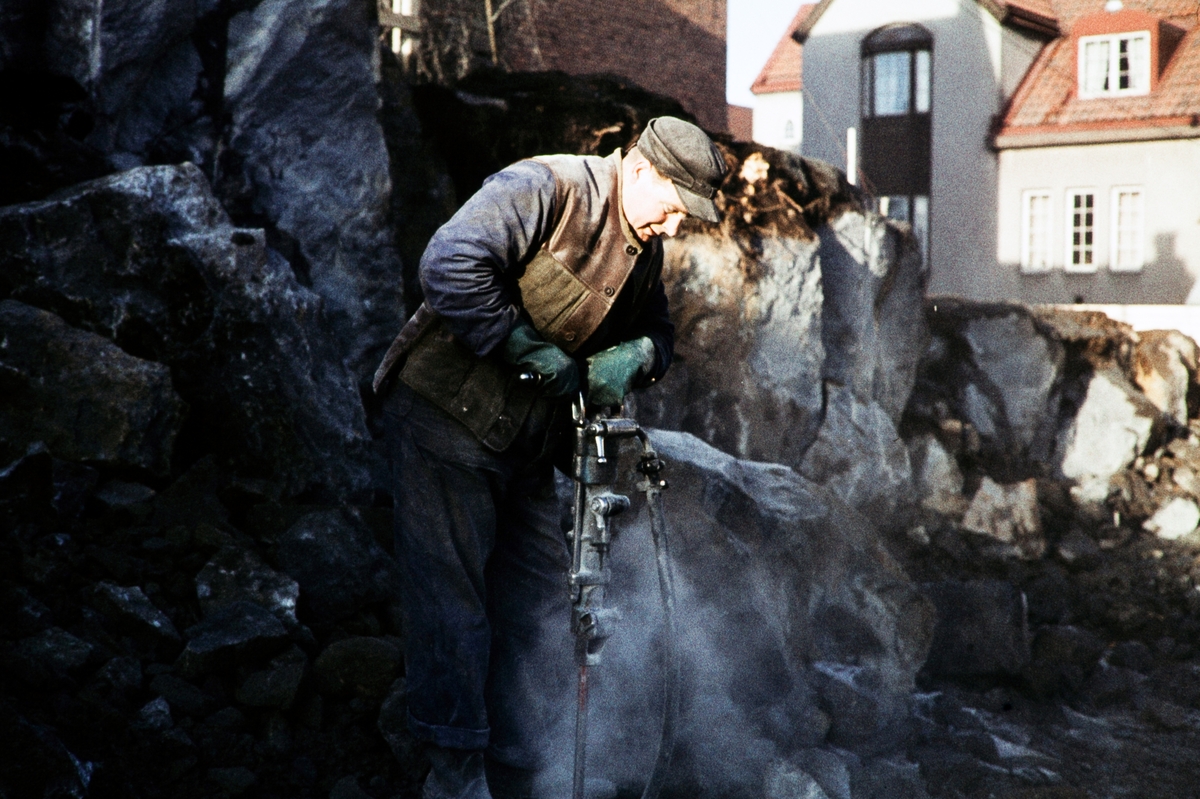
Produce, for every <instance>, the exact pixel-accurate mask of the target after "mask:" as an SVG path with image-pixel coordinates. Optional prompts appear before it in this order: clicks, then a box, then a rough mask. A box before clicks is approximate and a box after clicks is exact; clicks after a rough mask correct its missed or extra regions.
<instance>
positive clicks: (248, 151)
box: [217, 0, 404, 373]
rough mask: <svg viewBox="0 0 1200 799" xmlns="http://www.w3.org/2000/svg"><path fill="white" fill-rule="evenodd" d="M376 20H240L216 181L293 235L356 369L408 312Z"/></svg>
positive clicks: (259, 16) (363, 8)
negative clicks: (393, 220) (395, 229)
mask: <svg viewBox="0 0 1200 799" xmlns="http://www.w3.org/2000/svg"><path fill="white" fill-rule="evenodd" d="M374 20H375V13H374V9H373V8H372V6H371V4H369V3H365V2H361V0H312V2H304V3H295V2H288V0H266V1H265V2H262V3H258V4H255V5H254V6H253V7H252V8H250V9H249V10H246V11H242V12H241V13H240V14H237V15H236V16H234V17H233V18H232V19H231V20H230V22H229V43H228V55H227V67H226V73H225V108H226V110H227V113H228V114H229V115H230V119H231V125H230V129H229V131H228V150H227V151H226V152H225V153H224V154H223V159H224V160H223V161H222V169H221V176H220V178H219V180H218V182H217V185H218V186H219V187H220V192H221V194H222V197H223V199H224V200H225V202H226V203H227V204H228V205H230V206H231V207H233V208H235V209H236V210H235V214H239V213H244V214H247V215H249V216H252V217H261V218H263V219H265V220H268V221H269V223H270V225H271V226H272V227H273V228H274V229H276V230H278V232H279V234H280V235H281V236H282V237H285V238H286V240H288V241H291V242H294V243H295V247H294V249H293V250H292V251H290V252H288V253H287V255H288V256H289V259H290V260H291V261H292V265H293V268H294V269H295V270H296V272H297V274H298V275H300V276H301V279H302V281H303V282H304V283H305V284H306V285H308V286H310V287H311V288H312V289H313V290H314V291H316V292H317V293H318V294H319V295H321V297H323V298H324V299H325V302H326V313H327V314H328V316H329V318H330V320H331V322H332V323H333V325H334V327H335V329H336V330H337V331H338V333H339V337H340V338H341V340H342V341H343V342H345V344H346V346H347V347H348V350H347V351H346V353H345V355H346V357H347V360H348V361H349V362H350V363H351V364H353V365H355V366H356V367H360V368H358V369H357V370H356V371H357V372H358V373H364V372H365V371H366V370H367V369H374V367H375V365H376V364H375V363H373V362H370V361H371V359H373V358H375V357H377V351H378V350H379V349H380V347H386V346H387V344H388V343H389V342H390V341H391V339H392V338H393V337H394V336H395V335H396V333H397V332H398V330H399V325H400V323H401V322H402V320H403V318H404V317H403V311H404V306H403V301H402V294H401V292H402V287H403V279H402V276H401V269H400V259H399V257H398V255H397V253H396V251H395V247H394V237H393V234H392V233H391V230H390V225H389V221H388V210H389V198H390V193H391V183H390V179H389V173H388V153H387V149H386V147H385V145H384V135H383V128H382V126H381V125H380V122H379V120H378V119H377V114H378V111H379V95H378V93H377V91H376V88H375V84H376V83H377V82H378V80H379V63H378V59H379V51H378V49H377V30H378V29H377V28H375V27H374ZM318 64H319V65H320V67H319V68H314V65H318ZM368 353H370V356H369V357H368Z"/></svg>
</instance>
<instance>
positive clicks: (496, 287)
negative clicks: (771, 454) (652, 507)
mask: <svg viewBox="0 0 1200 799" xmlns="http://www.w3.org/2000/svg"><path fill="white" fill-rule="evenodd" d="M725 170H726V166H725V163H724V160H723V159H722V157H721V155H720V153H719V151H718V150H717V148H716V147H715V146H714V145H713V143H712V142H711V141H710V140H709V139H708V137H707V136H706V135H705V134H704V132H703V131H701V130H700V129H699V128H697V127H696V126H695V125H692V124H690V123H687V122H684V121H683V120H680V119H675V118H673V117H660V118H657V119H654V120H651V121H650V122H649V123H648V124H647V126H646V129H645V131H644V132H643V133H642V135H641V137H640V138H639V140H638V142H637V144H636V145H635V146H634V147H633V148H631V149H630V151H629V152H628V153H626V154H625V155H624V156H622V155H621V153H620V152H619V151H618V152H615V153H613V154H612V155H611V156H609V157H607V158H601V157H598V156H570V155H556V156H546V157H540V158H535V159H530V160H527V161H521V162H519V163H517V164H514V165H512V166H510V167H508V168H507V169H504V170H502V171H501V172H499V173H497V174H495V175H493V176H492V177H490V178H489V179H488V180H487V181H486V182H485V183H484V185H483V187H482V188H481V189H480V190H479V191H478V192H477V193H476V194H475V195H474V196H473V197H471V199H469V200H468V201H467V202H466V204H465V205H463V207H462V208H461V209H460V210H459V211H458V213H457V214H455V215H454V217H453V218H452V219H451V220H450V221H449V222H447V223H446V224H445V225H444V226H443V227H442V228H441V229H440V230H438V232H437V233H436V234H435V235H434V237H433V239H432V240H431V241H430V242H429V246H428V247H427V249H426V251H425V255H424V257H423V258H422V259H421V265H420V276H421V285H422V287H423V288H424V290H425V303H424V304H423V305H422V307H421V308H420V309H419V310H418V312H417V313H416V314H415V315H414V317H413V318H412V319H411V320H410V321H409V322H408V324H407V325H405V328H404V330H403V331H402V332H401V334H400V336H399V337H398V338H397V340H396V342H395V343H394V344H393V346H392V349H391V350H389V353H388V356H387V357H386V358H385V359H384V363H383V364H382V365H381V366H380V370H379V372H378V373H377V375H376V390H377V391H379V390H380V389H381V386H382V385H384V384H387V383H389V382H390V377H391V375H392V374H394V373H395V372H396V370H399V371H398V376H399V380H397V381H395V385H394V387H392V388H390V389H387V391H388V395H387V399H386V401H385V421H386V424H387V427H388V435H389V446H390V449H391V455H392V461H393V469H394V473H395V502H396V505H395V515H396V550H397V556H398V558H399V559H400V561H401V565H402V570H403V575H404V576H403V584H402V586H401V596H402V600H403V604H404V608H405V612H406V619H405V621H406V634H407V641H406V651H405V661H406V676H407V682H408V712H409V718H408V723H409V727H410V729H411V730H412V732H413V733H414V734H415V735H416V736H417V738H418V739H420V740H422V741H424V742H426V743H427V744H428V749H427V751H428V754H429V759H430V762H431V764H432V768H431V771H430V773H429V776H428V778H427V780H426V782H425V787H424V796H425V797H426V799H489V797H491V796H493V795H495V796H496V797H508V796H525V795H528V793H529V790H530V784H531V781H532V776H533V774H534V772H535V770H537V769H538V768H539V767H541V766H542V765H544V761H545V755H546V740H545V739H546V737H547V734H546V733H547V730H548V728H549V724H550V720H551V719H553V717H554V716H561V715H562V714H563V713H564V712H566V710H567V708H566V707H544V706H545V705H546V703H545V702H539V701H538V700H539V698H541V697H540V696H539V694H545V693H546V692H548V691H551V688H552V684H553V683H554V682H555V680H556V679H558V676H557V675H556V672H557V671H558V670H556V669H555V668H554V667H553V666H552V665H551V664H552V663H554V662H555V661H556V660H558V661H561V662H562V663H564V664H566V666H567V668H568V669H569V667H570V666H569V664H570V648H569V644H567V643H566V642H565V641H564V642H562V643H561V644H560V643H559V641H558V640H557V639H555V641H542V640H540V639H541V635H540V631H541V630H543V629H548V628H547V622H549V623H550V624H552V625H554V626H552V627H550V628H549V629H554V630H559V629H561V630H562V632H563V633H566V631H567V630H568V625H569V606H568V603H567V591H566V583H565V574H566V570H567V565H568V556H567V549H566V542H565V538H564V536H563V532H562V530H561V527H560V524H559V519H560V513H559V509H558V506H557V502H556V498H555V493H554V484H553V472H552V462H553V461H554V459H555V457H556V454H557V451H558V450H559V448H560V444H564V443H567V438H568V437H567V436H564V433H565V432H566V431H567V430H568V428H569V425H570V406H571V401H572V399H574V398H575V397H577V396H578V394H579V391H580V390H581V389H582V390H583V391H584V393H585V394H586V396H587V400H588V403H589V405H591V406H618V405H620V404H621V403H623V402H624V398H625V395H626V394H627V393H628V392H629V391H630V390H631V388H634V387H640V386H644V385H648V384H649V383H651V382H653V381H654V380H656V379H658V378H659V377H660V376H662V374H663V373H664V372H665V371H666V369H667V367H668V365H669V364H670V362H671V354H672V348H673V343H674V329H673V327H672V325H671V322H670V320H669V317H668V314H667V300H666V294H665V292H664V290H663V287H662V282H661V279H660V278H661V272H662V244H661V241H660V237H662V236H673V235H674V234H675V233H676V231H678V229H679V225H680V223H681V222H682V221H683V220H684V218H685V217H687V216H688V215H694V216H697V217H699V218H701V219H706V220H708V221H713V222H715V221H717V219H718V217H717V210H716V206H715V205H714V204H713V201H712V198H713V196H714V195H715V193H716V190H717V187H718V186H719V185H720V183H721V180H722V178H723V177H724V174H725ZM401 364H402V366H401ZM551 693H552V691H551ZM485 764H486V777H485ZM489 782H490V783H491V787H490V792H489Z"/></svg>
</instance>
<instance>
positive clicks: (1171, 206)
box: [997, 138, 1200, 304]
mask: <svg viewBox="0 0 1200 799" xmlns="http://www.w3.org/2000/svg"><path fill="white" fill-rule="evenodd" d="M999 177H1000V183H999V202H1000V205H999V240H998V242H997V246H998V249H997V259H998V261H999V262H1000V265H1001V266H1000V268H1001V269H1003V270H1005V271H1008V272H1011V273H1014V274H1017V275H1019V277H1018V279H1019V281H1020V283H1021V288H1020V294H1019V297H1018V298H1019V299H1023V300H1026V301H1030V302H1072V301H1074V300H1076V299H1082V300H1083V301H1084V302H1090V303H1178V302H1185V301H1187V302H1190V303H1193V304H1197V303H1200V287H1198V286H1197V283H1198V281H1197V280H1196V278H1197V276H1200V187H1198V185H1197V184H1198V181H1200V138H1197V139H1173V140H1166V141H1143V142H1113V143H1109V144H1086V145H1068V146H1059V147H1038V148H1028V149H1011V150H1004V151H1002V152H1001V153H1000V176H999ZM1118 186H1128V187H1141V188H1142V191H1143V198H1144V199H1143V203H1144V206H1143V211H1144V219H1145V228H1144V244H1143V247H1144V252H1145V259H1146V264H1145V266H1144V267H1143V268H1142V270H1141V272H1139V273H1133V274H1125V273H1121V274H1113V273H1112V272H1111V271H1110V270H1109V268H1108V266H1109V264H1110V263H1111V260H1112V254H1111V252H1110V249H1111V232H1112V224H1113V219H1112V190H1113V188H1114V187H1118ZM1076 189H1089V190H1093V193H1094V195H1095V203H1096V206H1095V243H1094V246H1095V250H1094V257H1095V263H1096V267H1097V268H1096V271H1095V272H1094V273H1092V274H1067V273H1064V271H1063V267H1064V265H1065V263H1066V260H1067V237H1068V236H1069V234H1070V231H1069V229H1068V228H1069V219H1068V212H1067V194H1068V192H1069V191H1071V190H1076ZM1033 190H1044V191H1049V192H1050V198H1051V202H1050V208H1051V216H1050V237H1051V242H1052V245H1051V248H1050V257H1051V262H1050V263H1051V270H1050V272H1049V273H1047V274H1044V275H1020V271H1019V267H1020V263H1021V236H1022V230H1021V221H1022V214H1023V200H1022V197H1023V195H1024V193H1025V192H1026V191H1033Z"/></svg>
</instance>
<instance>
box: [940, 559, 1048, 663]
mask: <svg viewBox="0 0 1200 799" xmlns="http://www.w3.org/2000/svg"><path fill="white" fill-rule="evenodd" d="M922 590H924V591H925V594H926V596H928V597H929V598H930V599H931V600H933V604H934V605H935V606H936V607H937V610H938V621H937V627H935V628H934V634H933V643H932V644H931V645H930V648H929V659H928V660H927V661H926V662H925V668H926V669H927V670H928V671H929V673H931V674H934V675H937V676H945V677H973V676H995V675H1005V674H1008V675H1017V674H1019V673H1020V672H1021V670H1022V669H1023V668H1024V667H1025V665H1026V664H1027V663H1028V662H1029V656H1030V653H1029V628H1028V622H1027V620H1026V605H1025V596H1024V594H1022V593H1021V592H1020V591H1019V590H1017V589H1016V588H1015V587H1014V586H1013V585H1012V584H1011V583H1007V582H1004V581H1002V580H971V581H967V582H956V581H944V582H939V583H925V584H924V585H923V586H922Z"/></svg>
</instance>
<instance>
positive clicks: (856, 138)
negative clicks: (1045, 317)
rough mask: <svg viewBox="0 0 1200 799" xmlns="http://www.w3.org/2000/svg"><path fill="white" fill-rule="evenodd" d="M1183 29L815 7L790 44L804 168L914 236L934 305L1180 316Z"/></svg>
mask: <svg viewBox="0 0 1200 799" xmlns="http://www.w3.org/2000/svg"><path fill="white" fill-rule="evenodd" d="M1198 22H1200V20H1198V19H1197V6H1196V3H1195V0H1187V1H1186V2H1185V1H1184V0H1126V2H1124V3H1122V2H1118V0H1108V2H1106V0H1011V1H1009V2H1005V1H1004V0H910V1H909V2H905V3H903V4H899V3H896V4H890V3H879V2H875V1H874V0H823V1H822V2H821V3H819V4H818V5H817V7H816V8H815V9H813V11H812V12H811V13H810V14H809V15H808V16H807V17H806V18H805V20H804V22H803V23H802V24H801V25H800V27H799V28H798V30H797V32H796V34H795V38H796V40H797V41H799V42H801V43H802V44H803V45H804V87H803V92H802V93H803V97H804V133H803V136H804V154H805V155H807V156H811V157H816V158H821V159H824V160H827V161H831V162H833V163H836V164H838V165H845V166H846V168H847V173H848V175H850V176H852V177H853V178H854V179H856V180H857V181H858V182H859V183H860V184H861V185H862V187H863V188H864V189H865V190H866V191H867V193H868V194H869V195H871V196H873V197H874V198H875V200H874V201H875V203H876V205H877V208H878V209H879V210H880V211H881V212H884V213H886V214H888V215H889V216H893V217H895V218H898V219H902V220H906V221H908V222H910V223H911V224H912V226H913V229H914V231H915V232H916V233H917V235H918V238H919V239H920V240H921V241H922V243H923V246H924V248H925V252H926V257H927V260H928V263H929V265H930V268H931V285H930V291H931V292H934V293H951V294H960V295H964V296H967V297H972V298H975V299H982V300H991V299H1023V300H1026V301H1030V302H1089V303H1104V302H1108V303H1111V302H1126V303H1128V302H1142V303H1179V302H1184V301H1186V300H1187V299H1188V297H1189V294H1192V293H1193V292H1192V288H1193V286H1194V283H1195V279H1194V276H1195V275H1196V274H1200V189H1198V188H1197V186H1198V185H1200V32H1198V31H1197V23H1198ZM1195 298H1196V299H1197V300H1200V290H1197V291H1196V292H1195Z"/></svg>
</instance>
